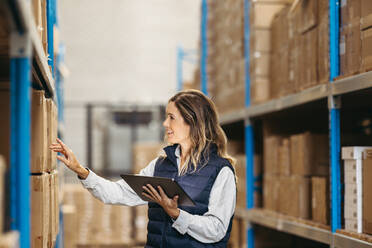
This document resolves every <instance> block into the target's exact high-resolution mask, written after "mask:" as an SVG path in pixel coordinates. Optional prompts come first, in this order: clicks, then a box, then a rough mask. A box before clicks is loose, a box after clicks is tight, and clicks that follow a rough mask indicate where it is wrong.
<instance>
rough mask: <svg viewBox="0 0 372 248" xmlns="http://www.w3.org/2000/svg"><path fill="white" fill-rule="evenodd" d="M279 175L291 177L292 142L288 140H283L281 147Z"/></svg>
mask: <svg viewBox="0 0 372 248" xmlns="http://www.w3.org/2000/svg"><path fill="white" fill-rule="evenodd" d="M278 155H279V158H278V164H279V174H280V175H281V176H290V175H291V155H290V141H289V139H288V138H285V139H283V140H282V143H281V145H280V147H279V154H278Z"/></svg>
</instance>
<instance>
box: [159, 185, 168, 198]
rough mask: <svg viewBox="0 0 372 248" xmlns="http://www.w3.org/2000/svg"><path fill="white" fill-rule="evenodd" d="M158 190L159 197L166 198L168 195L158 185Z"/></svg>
mask: <svg viewBox="0 0 372 248" xmlns="http://www.w3.org/2000/svg"><path fill="white" fill-rule="evenodd" d="M158 190H159V193H160V196H161V198H164V199H167V198H168V196H167V195H166V194H165V192H164V190H163V188H162V187H160V186H158Z"/></svg>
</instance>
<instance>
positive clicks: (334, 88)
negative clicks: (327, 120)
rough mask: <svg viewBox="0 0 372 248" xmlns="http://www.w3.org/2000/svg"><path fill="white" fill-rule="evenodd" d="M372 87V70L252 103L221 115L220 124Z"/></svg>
mask: <svg viewBox="0 0 372 248" xmlns="http://www.w3.org/2000/svg"><path fill="white" fill-rule="evenodd" d="M365 89H372V71H370V72H365V73H362V74H358V75H353V76H350V77H347V78H342V79H338V80H337V81H334V82H333V83H328V84H322V85H317V86H315V87H312V88H309V89H306V90H304V91H301V92H299V93H296V94H291V95H288V96H285V97H282V98H279V99H274V100H271V101H268V102H265V103H260V104H257V105H252V106H250V107H248V108H245V109H241V110H237V111H234V112H231V113H227V114H224V115H221V117H220V123H221V124H222V125H226V124H230V123H233V122H237V121H241V120H244V119H246V118H254V117H259V116H262V115H266V114H270V113H274V112H279V111H282V110H285V109H288V108H291V107H295V106H299V105H303V104H306V103H310V102H313V101H316V100H319V99H323V98H324V99H325V98H327V97H329V96H338V95H343V94H348V93H352V92H356V91H360V90H365Z"/></svg>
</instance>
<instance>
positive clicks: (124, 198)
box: [50, 90, 236, 247]
mask: <svg viewBox="0 0 372 248" xmlns="http://www.w3.org/2000/svg"><path fill="white" fill-rule="evenodd" d="M163 125H164V127H165V130H166V132H165V133H166V138H167V141H168V143H170V144H171V145H170V146H167V147H165V148H164V151H165V154H166V155H165V156H161V157H159V158H156V159H154V160H153V161H151V162H150V164H149V165H148V166H147V167H145V168H144V169H143V170H141V172H140V175H145V176H160V177H168V178H174V179H175V180H176V181H177V182H178V183H179V184H180V185H181V187H182V188H183V189H184V190H185V191H186V192H187V194H188V195H189V196H190V197H191V198H192V199H193V200H194V202H195V203H196V206H194V207H183V206H178V204H177V200H178V196H175V197H173V198H172V199H171V198H168V197H167V195H166V194H165V193H164V191H163V190H162V189H161V187H158V188H157V189H155V188H153V187H152V186H151V185H147V186H144V193H143V194H144V195H145V196H146V197H148V198H150V199H152V200H153V201H154V202H148V206H149V210H148V217H149V223H148V226H147V231H148V233H147V243H146V247H226V246H227V241H228V239H229V237H230V232H231V224H232V218H233V214H234V210H235V200H236V182H235V174H234V173H235V172H234V169H233V166H232V165H233V164H234V160H233V159H232V158H231V157H230V156H228V155H227V153H226V135H225V133H224V131H223V130H222V128H221V127H220V125H219V124H218V117H217V112H216V108H215V106H214V104H213V102H212V101H211V100H210V99H208V98H207V97H206V96H205V95H204V94H203V93H201V92H200V91H197V90H185V91H181V92H179V93H177V94H176V95H175V96H173V97H172V98H171V99H170V100H169V102H168V105H167V108H166V119H165V121H164V123H163ZM57 141H58V143H54V144H52V145H51V146H50V149H52V150H53V151H55V152H60V153H62V154H63V155H64V156H57V158H58V159H59V160H60V161H62V162H63V163H64V164H66V166H67V167H68V168H70V169H71V170H72V171H74V172H76V173H77V175H78V176H79V178H80V179H81V182H82V184H83V186H84V187H85V188H87V189H88V190H89V191H90V192H91V193H92V194H93V195H94V196H95V197H96V198H98V199H100V200H101V201H102V202H104V203H107V204H122V205H127V206H135V205H141V204H147V202H145V201H143V200H142V199H141V198H140V197H138V196H137V194H136V193H135V192H134V191H133V190H132V189H131V188H130V187H129V186H128V185H127V184H126V183H125V181H124V180H119V181H117V182H111V181H108V180H106V179H103V178H101V177H99V176H97V175H96V174H95V173H94V172H92V171H90V170H88V169H86V168H84V167H83V166H82V165H80V164H79V162H78V161H77V160H76V158H75V156H74V154H73V153H72V151H71V150H70V149H69V148H68V147H67V146H66V145H65V144H63V142H62V141H60V140H57Z"/></svg>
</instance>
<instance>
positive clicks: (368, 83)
mask: <svg viewBox="0 0 372 248" xmlns="http://www.w3.org/2000/svg"><path fill="white" fill-rule="evenodd" d="M250 2H251V1H250V0H244V19H245V22H244V45H245V51H244V53H245V54H244V55H245V73H246V81H245V82H246V99H245V100H246V104H245V105H246V109H245V111H237V112H236V113H232V114H231V113H230V114H229V115H227V116H222V117H221V122H222V124H227V123H232V122H236V121H241V120H244V121H245V128H244V132H245V144H246V147H245V152H246V157H247V165H246V166H247V167H246V168H247V172H246V173H247V174H246V178H247V186H246V189H247V211H246V214H245V215H244V216H245V217H244V218H245V219H247V220H248V221H252V222H253V223H258V224H262V225H266V226H269V227H272V228H274V229H277V230H279V231H284V232H288V233H292V234H295V235H299V236H301V237H305V238H308V239H312V240H316V241H319V242H322V243H325V244H329V245H330V247H342V248H343V247H372V244H371V243H367V242H364V241H362V240H358V239H353V238H350V237H348V236H345V235H342V234H339V233H336V231H337V230H339V229H341V228H342V226H341V216H342V215H341V194H342V193H341V171H340V166H341V165H340V152H341V142H340V137H341V132H340V126H341V125H340V122H341V121H340V108H341V103H340V102H341V101H340V95H342V94H345V93H348V92H352V91H357V90H362V89H366V88H372V72H368V73H365V74H361V75H356V76H352V77H349V78H347V79H342V80H336V78H337V77H338V76H339V29H340V23H339V11H340V1H339V0H328V2H329V46H330V51H329V58H330V78H329V82H330V83H329V84H328V85H320V86H316V87H314V88H313V89H312V91H309V92H300V93H299V94H297V95H295V96H293V97H292V98H291V97H290V98H287V99H278V100H273V101H271V102H268V103H265V104H261V105H259V106H251V104H250V76H249V62H250V54H249V44H250V42H249V39H250V24H249V20H250V18H249V13H250V11H249V9H250ZM206 4H207V2H206V1H205V0H203V1H202V24H201V37H202V40H201V42H202V44H201V65H200V66H201V84H202V85H201V89H202V91H203V92H206V91H207V75H206V65H207V54H208V53H207V49H208V46H207V45H208V44H207V40H206V33H207V24H206V20H207V12H208V9H207V5H206ZM351 84H352V85H353V86H352V87H351V86H350V85H351ZM326 97H328V109H329V124H328V125H329V137H330V138H329V145H330V206H331V211H330V215H331V216H330V221H331V230H330V231H328V230H323V229H319V228H314V227H311V226H306V225H305V226H304V225H300V224H298V223H296V222H291V221H283V220H282V221H280V223H279V221H278V220H277V219H275V218H274V219H273V218H271V217H267V218H266V217H264V216H262V215H257V214H255V213H254V212H253V213H252V211H249V209H252V208H254V197H253V196H254V191H255V187H254V183H255V178H254V174H253V172H254V160H253V157H254V131H253V127H252V122H251V119H250V118H252V117H257V116H260V115H263V114H266V113H272V112H276V111H279V110H283V109H286V108H289V107H292V106H295V105H298V104H304V103H307V102H310V101H314V100H318V99H321V98H326ZM247 216H248V217H247ZM278 226H280V227H278ZM247 239H248V240H247V246H248V247H249V248H253V247H255V242H254V231H253V228H252V226H250V225H249V227H248V230H247Z"/></svg>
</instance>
